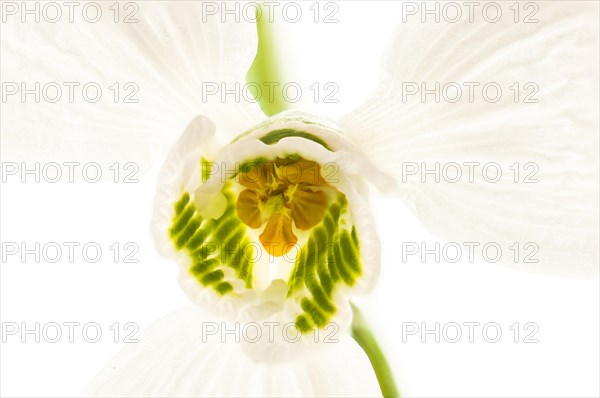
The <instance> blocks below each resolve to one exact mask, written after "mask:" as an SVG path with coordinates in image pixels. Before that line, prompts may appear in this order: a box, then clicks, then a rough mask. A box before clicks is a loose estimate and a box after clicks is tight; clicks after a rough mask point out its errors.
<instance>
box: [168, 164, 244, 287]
mask: <svg viewBox="0 0 600 398" xmlns="http://www.w3.org/2000/svg"><path fill="white" fill-rule="evenodd" d="M202 162H203V164H204V163H207V161H206V160H205V159H202ZM230 185H231V183H227V184H225V185H224V187H223V189H222V190H221V193H222V194H223V197H224V198H225V199H226V200H227V207H226V209H225V212H224V213H223V215H221V216H220V217H219V218H218V219H217V220H215V219H203V218H202V217H201V216H200V214H198V212H197V210H196V207H195V205H194V202H193V201H192V200H191V198H190V194H189V193H188V192H183V193H182V195H181V197H180V198H179V199H178V200H177V202H176V203H175V205H174V209H175V215H174V217H173V224H172V225H171V227H170V228H169V235H170V237H171V239H172V240H173V244H174V245H175V247H176V248H177V250H185V251H186V252H187V253H188V255H189V256H190V258H191V259H192V260H193V264H192V265H191V266H190V269H189V272H190V273H191V274H192V275H193V276H194V278H196V280H197V281H198V282H199V283H200V284H201V285H202V286H206V287H209V288H212V289H214V291H215V292H216V293H217V294H219V295H225V294H229V293H233V292H234V287H233V284H232V283H231V281H227V280H225V275H226V273H225V272H224V267H229V268H232V269H234V270H235V271H236V275H237V277H238V278H239V279H240V280H242V281H244V285H245V286H246V287H247V288H251V287H252V278H253V276H252V270H253V263H252V258H253V257H252V256H249V255H248V253H247V251H248V250H246V251H244V250H243V247H245V246H248V245H249V243H250V241H249V240H248V238H247V237H246V236H245V235H246V231H247V229H246V226H245V225H244V224H243V223H242V222H241V220H240V219H239V218H238V217H237V216H236V213H235V196H234V194H233V193H232V192H231V190H230Z"/></svg>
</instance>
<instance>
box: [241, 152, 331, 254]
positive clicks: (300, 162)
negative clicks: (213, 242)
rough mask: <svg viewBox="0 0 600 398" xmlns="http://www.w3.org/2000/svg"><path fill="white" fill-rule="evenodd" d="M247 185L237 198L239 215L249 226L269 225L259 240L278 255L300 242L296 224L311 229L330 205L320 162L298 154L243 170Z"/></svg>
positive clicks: (243, 181)
mask: <svg viewBox="0 0 600 398" xmlns="http://www.w3.org/2000/svg"><path fill="white" fill-rule="evenodd" d="M238 181H239V183H240V184H241V185H242V186H244V187H245V188H246V189H244V190H243V191H242V192H240V194H239V196H238V199H237V209H236V210H237V215H238V217H239V218H240V220H242V222H243V223H244V224H246V225H247V226H249V227H250V228H254V229H257V228H260V227H261V226H262V225H263V224H264V223H265V222H266V224H267V225H266V226H265V229H264V231H263V232H262V233H261V235H260V237H259V238H260V242H261V244H262V245H263V247H264V248H265V249H266V250H267V252H268V253H269V254H270V255H272V256H275V257H279V256H283V255H284V254H286V253H288V252H289V251H290V250H291V249H292V247H294V245H295V244H296V243H297V242H298V238H297V236H296V235H295V234H294V231H293V226H295V227H296V228H298V229H299V230H308V229H310V228H312V227H314V226H315V225H317V224H318V223H319V222H321V220H322V219H323V217H324V215H325V212H326V210H327V207H328V205H329V203H328V202H329V195H328V192H327V191H328V190H333V189H334V188H333V187H331V186H330V185H328V184H327V183H326V182H325V180H324V179H323V177H322V176H321V166H320V165H319V164H318V163H316V162H313V161H309V160H305V159H298V158H293V159H292V158H287V159H281V158H277V159H275V160H274V161H270V162H264V163H262V164H260V165H256V166H254V167H252V168H250V169H249V170H246V171H244V172H241V173H240V176H239V180H238Z"/></svg>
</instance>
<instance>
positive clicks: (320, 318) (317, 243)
mask: <svg viewBox="0 0 600 398" xmlns="http://www.w3.org/2000/svg"><path fill="white" fill-rule="evenodd" d="M347 211H348V203H347V200H346V197H345V196H344V195H343V194H339V197H338V200H337V201H336V202H334V203H332V204H331V205H330V206H329V208H328V209H327V212H326V214H325V216H324V217H323V220H321V222H320V223H319V224H318V225H316V226H315V227H314V228H313V230H312V231H311V234H310V235H309V237H308V240H307V243H306V244H305V245H304V246H303V247H302V249H300V253H299V255H298V257H297V259H296V263H295V264H294V269H293V270H292V273H291V276H290V280H289V283H288V285H289V290H288V294H287V298H288V299H294V300H298V301H299V304H300V307H301V308H302V310H303V313H302V314H300V315H299V316H298V317H297V318H296V321H295V324H296V328H297V329H298V330H300V331H301V332H302V333H308V332H310V331H311V330H312V329H313V327H314V326H315V325H316V326H318V327H324V326H325V325H326V324H327V322H329V320H330V319H331V318H332V317H333V315H334V314H335V313H336V311H337V308H336V307H335V304H334V300H333V294H334V292H335V289H336V287H339V286H340V285H342V284H344V285H346V286H353V285H354V284H355V283H356V280H357V278H358V277H359V276H360V275H361V274H362V265H361V263H360V251H359V244H358V243H359V241H358V234H357V232H356V229H355V228H354V227H352V230H351V231H349V230H348V229H347V228H346V226H345V219H343V218H341V216H342V215H344V214H345V213H346V212H347Z"/></svg>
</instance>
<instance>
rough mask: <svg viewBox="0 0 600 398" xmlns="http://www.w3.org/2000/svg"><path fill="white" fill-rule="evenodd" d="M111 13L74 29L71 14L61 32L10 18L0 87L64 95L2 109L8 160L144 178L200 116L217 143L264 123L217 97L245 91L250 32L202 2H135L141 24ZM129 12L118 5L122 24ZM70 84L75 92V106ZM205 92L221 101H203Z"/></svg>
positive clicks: (248, 109) (255, 112)
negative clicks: (107, 169)
mask: <svg viewBox="0 0 600 398" xmlns="http://www.w3.org/2000/svg"><path fill="white" fill-rule="evenodd" d="M94 4H98V3H94ZM111 4H112V3H110V4H109V3H100V7H101V8H102V11H103V14H102V17H101V18H100V20H99V22H97V23H89V22H86V21H85V20H84V19H83V18H82V17H81V15H79V13H75V17H74V20H75V22H74V23H69V22H68V17H67V15H63V18H62V19H61V20H60V21H59V22H57V23H49V22H45V21H44V20H43V19H42V21H41V22H40V23H34V22H33V21H32V20H31V18H30V19H29V20H28V22H26V23H21V22H20V16H19V14H17V15H16V16H12V17H11V16H7V22H6V23H3V24H2V57H1V59H2V66H1V68H2V79H3V83H5V82H8V83H11V84H12V83H15V84H17V85H18V86H19V87H20V85H21V84H22V83H23V84H26V88H28V89H31V88H33V87H34V84H35V83H36V82H39V83H40V91H41V92H44V86H47V89H48V90H49V91H48V93H49V94H48V95H47V96H46V98H48V97H54V90H55V89H54V88H53V86H54V87H55V86H59V88H61V91H62V95H61V97H60V100H59V101H58V102H56V103H51V102H48V101H47V100H44V96H42V98H41V99H40V100H39V102H36V101H35V100H34V97H33V95H32V94H29V95H27V97H26V101H22V100H21V96H20V91H19V93H18V94H17V95H10V96H8V97H7V101H3V104H2V155H3V159H5V160H25V161H32V160H35V161H58V162H60V161H86V162H87V161H98V162H103V163H106V164H111V163H112V162H113V161H120V162H136V163H137V164H138V165H139V166H140V168H142V169H146V168H147V167H148V166H150V165H151V162H152V161H153V160H156V158H158V157H160V156H163V155H164V150H165V148H168V146H169V145H170V144H171V143H172V142H173V141H174V139H175V138H176V137H177V134H178V132H180V131H182V130H183V128H184V127H185V126H186V125H187V124H188V123H189V122H190V120H191V119H192V118H193V117H194V116H195V115H197V114H198V113H200V114H204V115H209V116H210V117H211V119H212V120H214V121H216V122H217V125H218V126H219V128H220V129H221V130H220V131H219V134H220V135H230V136H235V135H237V134H238V133H240V132H241V131H243V130H244V129H246V128H247V127H249V126H251V125H253V124H255V123H256V122H257V121H259V120H260V117H261V112H260V110H259V108H258V106H256V104H250V103H248V102H245V101H243V100H237V101H236V98H235V97H234V95H229V96H228V97H227V98H225V99H226V100H228V101H227V102H224V101H223V99H222V97H221V95H220V94H221V93H223V90H222V88H223V87H227V88H228V89H231V88H232V87H234V85H235V84H238V85H240V84H244V77H245V74H246V71H247V70H248V68H249V66H250V64H251V62H252V60H253V57H254V55H255V53H256V47H257V34H256V26H255V25H254V24H252V23H249V22H245V21H243V20H242V21H240V22H238V23H236V22H235V21H234V19H233V18H228V19H227V21H228V23H222V22H221V18H220V16H219V15H218V14H217V15H210V16H209V15H207V13H203V3H202V2H189V1H184V2H180V1H162V2H141V3H135V4H134V3H131V5H133V6H136V7H138V10H137V12H136V13H135V15H133V16H132V18H135V19H137V20H138V22H137V23H124V22H123V21H120V22H119V23H115V22H114V21H113V18H114V11H113V10H111V9H109V6H111ZM131 5H130V6H127V9H126V10H123V9H122V8H123V7H124V6H123V5H122V4H121V6H120V10H121V13H120V14H119V16H120V17H119V18H120V19H123V18H125V17H126V16H127V15H129V14H131V12H132V11H133V8H131V7H132V6H131ZM213 5H214V4H213ZM37 6H40V4H37ZM23 7H25V6H24V5H23ZM40 7H41V6H40ZM30 8H31V7H30ZM113 8H114V6H113ZM63 11H65V10H63ZM78 11H79V12H81V5H80V6H79V9H78ZM203 19H204V20H203ZM65 82H67V83H68V82H71V83H73V84H77V86H76V87H75V88H74V89H73V90H74V93H73V101H72V102H71V101H70V100H69V88H68V86H66V85H65ZM90 83H91V86H90V87H89V88H88V90H89V97H90V98H94V96H95V88H94V87H100V89H101V90H102V94H101V96H100V100H99V101H98V102H95V103H91V102H89V101H86V100H85V99H84V97H83V94H82V91H83V87H84V86H85V85H86V84H90ZM115 83H118V97H115V95H116V92H117V86H115ZM47 84H50V85H47ZM206 84H209V85H211V88H213V89H214V88H215V87H217V86H218V90H219V94H215V95H206V96H204V92H205V91H206V90H205V87H203V85H206ZM222 85H224V86H222ZM3 90H4V87H3ZM130 95H131V96H130ZM133 100H136V103H131V102H130V101H133Z"/></svg>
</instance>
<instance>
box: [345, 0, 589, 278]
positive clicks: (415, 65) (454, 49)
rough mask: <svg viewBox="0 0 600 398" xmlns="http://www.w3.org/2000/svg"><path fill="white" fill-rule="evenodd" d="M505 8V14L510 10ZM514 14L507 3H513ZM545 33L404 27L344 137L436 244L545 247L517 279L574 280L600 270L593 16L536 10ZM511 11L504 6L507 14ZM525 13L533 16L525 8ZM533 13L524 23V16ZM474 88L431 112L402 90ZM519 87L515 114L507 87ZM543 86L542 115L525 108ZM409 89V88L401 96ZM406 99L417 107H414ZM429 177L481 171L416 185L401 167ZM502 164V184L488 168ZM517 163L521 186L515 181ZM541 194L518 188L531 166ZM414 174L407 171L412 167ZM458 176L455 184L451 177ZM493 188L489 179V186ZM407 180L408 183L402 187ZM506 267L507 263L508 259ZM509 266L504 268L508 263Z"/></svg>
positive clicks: (567, 6)
mask: <svg viewBox="0 0 600 398" xmlns="http://www.w3.org/2000/svg"><path fill="white" fill-rule="evenodd" d="M503 4H504V3H503ZM506 4H508V3H506ZM534 5H539V12H538V13H537V14H536V15H535V18H537V19H539V22H538V23H523V17H524V15H521V21H520V23H514V22H513V15H512V14H510V13H509V15H506V14H505V15H503V17H502V18H501V20H500V21H499V22H497V23H488V22H485V21H484V20H483V19H482V18H481V16H480V15H479V14H477V15H476V17H477V18H476V22H475V23H470V22H469V20H468V18H467V16H465V15H463V18H462V19H461V20H460V22H458V23H445V22H444V21H442V22H441V23H425V24H423V23H421V21H420V17H419V15H415V16H413V17H411V18H408V22H407V23H405V24H402V25H401V26H400V27H399V28H398V30H397V32H396V35H395V37H394V39H393V41H392V43H391V45H390V47H389V49H388V55H387V57H386V59H385V63H384V71H383V78H382V81H381V85H380V88H379V90H378V91H377V92H376V93H375V94H374V96H373V97H372V98H371V99H370V100H369V101H368V102H367V103H366V104H365V105H364V106H362V107H360V108H359V109H357V110H356V111H354V112H353V113H351V114H349V115H348V116H347V117H345V118H344V119H343V120H342V121H341V122H340V125H341V127H342V130H343V132H344V133H345V134H347V135H348V136H349V137H350V138H351V139H353V140H354V141H355V142H356V143H357V145H359V146H361V148H363V149H364V151H365V152H366V153H367V154H368V155H369V156H370V157H371V158H372V159H373V161H374V162H376V163H377V164H378V165H379V167H380V168H381V169H382V170H385V171H387V172H388V173H389V174H390V175H393V176H395V177H396V179H397V185H398V194H399V195H400V196H401V197H402V198H403V199H404V200H405V201H406V202H407V203H408V204H409V206H410V207H411V208H412V210H413V211H414V212H415V213H416V214H417V216H418V217H419V218H420V219H421V220H422V221H423V222H424V223H425V224H426V225H427V226H428V227H429V228H430V229H431V230H432V231H433V232H434V233H437V234H439V235H440V236H442V237H444V238H446V239H449V240H453V241H458V242H483V243H485V242H496V243H498V244H500V245H501V247H502V248H504V249H505V250H507V251H508V250H509V249H508V248H509V247H510V246H511V245H513V244H514V243H515V242H518V244H519V245H521V247H523V245H525V244H527V243H528V242H534V243H536V244H537V245H538V246H539V252H538V253H537V254H536V256H535V258H537V259H539V263H531V264H524V263H523V262H522V261H520V262H519V263H514V262H513V265H514V266H515V267H519V268H521V269H528V270H535V271H538V270H540V271H545V272H546V271H547V272H557V273H564V272H567V273H570V274H588V273H595V272H597V267H598V207H599V206H598V46H599V43H598V4H597V3H595V2H569V3H560V2H536V3H535V4H534ZM503 9H504V10H505V11H508V10H507V6H503ZM527 11H528V13H529V12H531V8H528V10H527ZM528 13H527V14H528ZM422 82H425V83H426V84H427V88H429V89H431V88H432V87H434V84H435V83H436V82H439V83H440V84H441V86H443V85H444V84H446V83H452V82H455V83H458V84H459V85H462V84H463V83H465V82H477V83H479V84H480V86H479V89H478V91H476V94H477V93H478V96H477V97H475V101H474V102H473V103H469V100H468V88H466V86H463V98H462V99H461V100H459V101H458V102H456V103H450V102H448V101H446V100H444V99H442V100H440V102H439V103H436V102H435V101H434V100H433V98H432V97H433V96H432V95H431V94H430V95H429V96H428V97H427V98H426V100H425V101H422V100H421V97H420V95H417V96H409V97H405V98H403V89H405V88H406V87H407V85H406V84H404V83H409V84H410V83H416V84H418V85H420V84H421V83H422ZM489 82H496V83H498V84H499V85H500V86H501V87H502V88H503V90H504V92H503V95H502V97H501V100H500V101H499V102H497V103H489V102H486V101H484V100H482V97H481V88H482V86H483V85H484V84H486V83H489ZM515 82H518V83H519V84H520V93H519V94H520V100H519V102H518V103H515V100H514V93H513V91H511V90H510V88H509V87H510V86H511V85H512V84H513V83H515ZM527 82H534V83H536V84H537V85H538V86H539V92H538V93H537V94H536V95H535V98H537V99H538V100H539V103H523V99H524V96H526V95H527V94H529V93H531V92H532V87H531V86H530V87H529V88H527V89H524V85H525V84H526V83H527ZM403 84H404V85H403ZM409 98H410V99H409ZM409 162H414V163H415V164H417V166H418V167H420V168H422V165H421V162H425V163H426V164H427V166H428V167H429V168H430V169H431V168H432V167H433V165H434V163H435V162H439V163H440V165H441V166H443V165H444V164H446V163H449V162H456V163H458V164H460V165H463V164H464V162H479V164H480V166H479V169H477V170H476V174H475V182H474V183H471V182H469V178H468V176H467V175H465V174H464V173H466V171H468V169H467V167H464V166H463V167H462V170H463V176H462V179H461V180H460V182H458V183H448V182H446V183H445V182H444V180H443V179H442V180H441V182H440V183H435V182H433V181H432V179H433V177H432V176H431V175H430V176H429V177H428V179H429V182H427V183H422V182H421V181H420V176H421V174H417V176H409V175H408V173H406V174H404V175H403V168H402V166H403V164H404V165H406V164H407V163H409ZM490 162H496V163H498V164H499V165H500V166H501V168H502V171H503V175H502V179H501V180H500V181H499V182H497V183H489V182H486V181H485V180H484V179H483V178H482V175H481V172H482V166H483V165H485V164H487V163H490ZM515 162H519V168H520V175H519V183H514V182H513V178H514V174H513V171H512V170H510V169H509V167H510V166H511V165H513V164H514V163H515ZM526 163H532V164H535V165H537V166H539V171H538V172H537V174H536V176H535V177H536V178H537V179H538V180H539V182H538V183H523V179H524V178H525V176H526V175H528V174H529V173H530V172H531V171H533V170H534V169H533V168H534V167H535V165H533V166H527V167H528V168H525V165H526ZM407 167H410V166H407ZM452 175H453V174H452ZM491 175H492V177H493V173H492V174H491ZM403 176H404V177H405V178H404V180H403ZM510 257H511V255H504V256H503V257H502V258H503V259H509V258H510ZM507 264H508V263H507Z"/></svg>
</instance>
